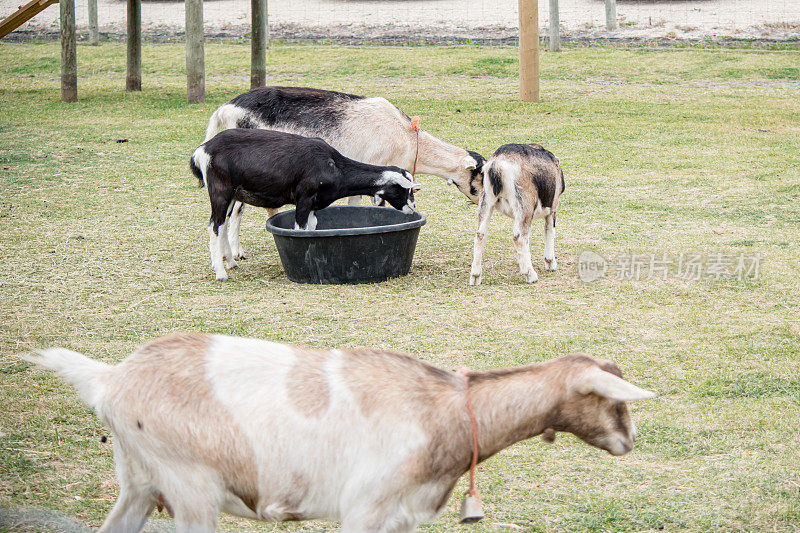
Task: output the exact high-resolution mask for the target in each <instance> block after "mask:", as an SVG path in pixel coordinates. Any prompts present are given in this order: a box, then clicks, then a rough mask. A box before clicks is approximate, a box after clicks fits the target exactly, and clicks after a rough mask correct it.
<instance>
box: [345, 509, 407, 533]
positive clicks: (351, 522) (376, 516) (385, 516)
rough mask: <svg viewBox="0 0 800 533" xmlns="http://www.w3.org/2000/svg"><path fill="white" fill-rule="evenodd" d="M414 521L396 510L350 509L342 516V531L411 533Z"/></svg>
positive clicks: (357, 532) (356, 532)
mask: <svg viewBox="0 0 800 533" xmlns="http://www.w3.org/2000/svg"><path fill="white" fill-rule="evenodd" d="M416 526H417V524H416V522H414V521H413V520H412V519H411V517H409V516H406V514H405V513H403V512H398V510H394V511H390V510H383V511H382V512H376V511H375V510H374V509H373V510H370V509H364V510H363V511H361V512H359V511H356V510H351V511H350V512H349V513H347V515H346V516H344V517H342V529H341V532H342V533H413V532H414V531H415V530H416Z"/></svg>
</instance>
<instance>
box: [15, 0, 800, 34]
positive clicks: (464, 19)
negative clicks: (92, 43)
mask: <svg viewBox="0 0 800 533" xmlns="http://www.w3.org/2000/svg"><path fill="white" fill-rule="evenodd" d="M517 2H518V0H302V1H298V0H268V6H269V7H268V10H269V20H270V32H271V37H272V38H281V39H287V40H319V39H333V40H338V41H354V42H359V41H376V42H394V41H424V42H438V41H457V40H472V41H476V42H506V41H508V42H511V41H513V40H514V39H515V38H516V35H517V20H518V11H517V6H518V3H517ZM20 3H22V0H0V17H6V16H8V15H10V14H11V13H13V12H14V11H15V10H16V9H17V7H18V5H19V4H20ZM98 4H99V6H98V12H99V24H100V32H101V34H103V36H104V37H108V38H120V37H122V36H123V35H124V34H125V6H126V4H125V2H124V1H123V0H98ZM203 9H204V15H205V27H206V33H207V35H208V37H209V38H237V37H242V36H245V35H247V34H248V33H249V20H250V2H248V1H247V0H206V1H205V2H204V8H203ZM76 11H77V15H76V16H77V27H78V31H79V32H81V33H85V32H88V14H87V4H86V1H85V0H78V2H77V6H76ZM617 15H618V20H619V22H620V24H619V29H616V30H613V31H608V30H606V29H605V8H604V3H603V2H602V1H601V0H562V1H561V2H560V15H559V18H560V23H561V29H562V33H563V34H564V35H565V37H566V38H569V39H575V40H594V39H601V40H602V39H611V40H653V39H656V40H658V39H662V40H663V39H666V40H670V39H679V40H703V39H709V38H711V39H726V38H732V39H743V40H748V39H756V40H765V41H773V40H774V41H783V40H798V39H800V1H798V0H686V1H681V0H619V1H618V3H617ZM58 17H59V10H58V7H57V6H52V7H49V8H48V9H46V10H45V11H44V12H42V13H40V14H39V15H38V16H36V17H34V18H33V19H32V20H30V21H29V22H27V23H25V24H24V25H23V26H21V27H20V28H19V30H18V31H17V32H16V35H14V34H13V33H12V35H10V36H9V37H7V39H8V38H11V39H25V38H30V37H31V36H47V35H50V36H54V35H56V34H57V32H58V24H59V22H58ZM539 20H540V26H541V29H542V33H543V34H545V33H546V31H547V27H548V25H549V3H548V2H547V1H545V0H540V1H539ZM142 23H143V26H144V27H143V32H144V34H145V36H146V37H147V38H149V39H154V40H170V39H175V38H179V37H180V36H181V35H182V33H183V28H184V9H183V2H181V1H168V0H144V1H143V3H142Z"/></svg>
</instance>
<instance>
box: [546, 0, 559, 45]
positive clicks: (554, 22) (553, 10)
mask: <svg viewBox="0 0 800 533" xmlns="http://www.w3.org/2000/svg"><path fill="white" fill-rule="evenodd" d="M559 26H560V21H559V20H558V0H550V42H549V43H548V45H549V50H550V51H551V52H558V51H559V50H561V35H560V33H559V31H560V27H559Z"/></svg>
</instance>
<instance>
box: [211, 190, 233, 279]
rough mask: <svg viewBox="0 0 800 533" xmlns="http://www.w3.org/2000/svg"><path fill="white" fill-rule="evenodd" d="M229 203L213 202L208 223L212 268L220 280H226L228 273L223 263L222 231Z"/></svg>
mask: <svg viewBox="0 0 800 533" xmlns="http://www.w3.org/2000/svg"><path fill="white" fill-rule="evenodd" d="M227 207H228V204H227V203H223V202H220V201H216V202H215V201H213V200H212V202H211V220H210V221H209V223H208V252H209V254H210V255H211V268H213V269H214V276H215V277H216V278H217V280H218V281H226V280H227V279H228V274H227V273H226V272H225V266H224V264H223V259H222V255H223V250H222V242H221V239H220V233H221V228H222V225H223V224H224V223H225V218H226V215H227ZM226 239H227V237H226Z"/></svg>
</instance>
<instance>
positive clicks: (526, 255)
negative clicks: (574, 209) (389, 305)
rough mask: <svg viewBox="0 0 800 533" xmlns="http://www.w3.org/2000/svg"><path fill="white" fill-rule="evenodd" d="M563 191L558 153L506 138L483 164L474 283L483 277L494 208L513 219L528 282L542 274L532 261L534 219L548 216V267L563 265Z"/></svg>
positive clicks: (545, 221) (545, 251)
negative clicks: (559, 221)
mask: <svg viewBox="0 0 800 533" xmlns="http://www.w3.org/2000/svg"><path fill="white" fill-rule="evenodd" d="M563 192H564V172H563V171H562V170H561V165H560V164H559V162H558V159H557V158H556V156H554V155H553V154H552V153H551V152H549V151H548V150H545V149H544V148H542V147H541V146H539V145H538V144H505V145H503V146H501V147H500V148H498V149H497V151H496V152H495V153H494V155H493V156H492V157H491V158H489V160H488V161H486V163H485V164H484V165H483V193H482V195H481V199H480V202H479V203H478V224H477V230H476V231H475V246H474V250H473V256H472V270H471V272H470V279H469V284H470V285H480V284H481V279H482V277H483V250H484V248H485V247H486V233H487V232H488V230H489V219H490V218H491V217H492V212H494V210H495V208H497V209H499V210H500V212H501V213H503V214H504V215H506V216H508V217H511V218H512V219H514V229H513V239H514V246H515V247H516V249H517V261H518V262H519V270H520V272H521V273H522V275H523V276H525V280H526V281H527V282H528V283H535V282H536V281H538V280H539V276H538V275H537V274H536V271H535V270H534V269H533V263H532V262H531V248H530V234H531V225H532V224H533V219H535V218H544V263H545V267H544V268H545V270H556V268H558V266H557V263H556V254H555V238H556V210H557V209H558V199H559V197H560V196H561V193H563Z"/></svg>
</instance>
